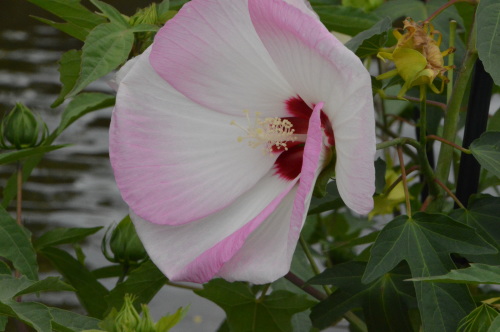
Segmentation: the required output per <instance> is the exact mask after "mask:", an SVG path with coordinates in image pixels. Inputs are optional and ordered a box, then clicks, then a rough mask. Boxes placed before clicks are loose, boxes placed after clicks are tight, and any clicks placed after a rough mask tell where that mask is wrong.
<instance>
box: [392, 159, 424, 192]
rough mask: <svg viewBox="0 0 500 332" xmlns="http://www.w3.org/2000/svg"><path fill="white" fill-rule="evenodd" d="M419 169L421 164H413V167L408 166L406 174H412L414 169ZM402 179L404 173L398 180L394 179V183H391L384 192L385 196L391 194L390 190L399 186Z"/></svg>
mask: <svg viewBox="0 0 500 332" xmlns="http://www.w3.org/2000/svg"><path fill="white" fill-rule="evenodd" d="M417 169H420V166H418V165H414V166H412V167H410V168H408V169H407V170H406V175H408V174H410V173H411V172H413V171H416V170H417ZM402 179H403V176H402V175H400V176H399V177H398V178H397V179H396V181H394V182H393V183H391V185H390V186H389V188H387V190H386V191H385V192H384V196H387V195H389V194H390V192H391V191H392V190H393V189H394V188H396V186H397V185H398V184H399V183H400V182H401V180H402Z"/></svg>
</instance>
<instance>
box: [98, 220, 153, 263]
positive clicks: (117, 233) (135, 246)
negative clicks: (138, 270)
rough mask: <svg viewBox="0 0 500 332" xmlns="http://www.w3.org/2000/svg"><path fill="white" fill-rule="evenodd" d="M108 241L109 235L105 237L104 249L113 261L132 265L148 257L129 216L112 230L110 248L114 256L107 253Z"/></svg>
mask: <svg viewBox="0 0 500 332" xmlns="http://www.w3.org/2000/svg"><path fill="white" fill-rule="evenodd" d="M108 232H109V230H108ZM106 241H107V236H105V237H104V239H103V242H104V243H103V251H105V256H106V257H107V258H108V259H109V260H110V261H112V262H116V263H120V264H126V265H131V264H138V263H139V262H140V261H142V260H144V259H146V258H147V257H148V256H147V253H146V250H145V249H144V246H143V245H142V243H141V240H140V239H139V237H138V236H137V233H136V231H135V227H134V224H133V223H132V220H131V219H130V217H129V216H127V217H125V218H123V220H122V221H120V223H119V224H118V225H117V226H116V227H115V228H114V229H112V230H111V236H110V238H109V248H110V249H111V252H112V253H113V258H110V257H108V256H109V255H107V252H106V249H105V248H106V244H105V242H106Z"/></svg>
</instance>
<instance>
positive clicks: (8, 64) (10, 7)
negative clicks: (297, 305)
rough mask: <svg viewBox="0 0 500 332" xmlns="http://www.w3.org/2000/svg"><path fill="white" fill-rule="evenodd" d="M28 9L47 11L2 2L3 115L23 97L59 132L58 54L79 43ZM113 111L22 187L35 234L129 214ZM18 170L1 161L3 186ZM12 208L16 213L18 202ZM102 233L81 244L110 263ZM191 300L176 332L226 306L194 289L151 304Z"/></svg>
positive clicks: (170, 307)
mask: <svg viewBox="0 0 500 332" xmlns="http://www.w3.org/2000/svg"><path fill="white" fill-rule="evenodd" d="M108 2H110V3H113V1H108ZM115 2H116V1H115ZM141 3H142V4H141ZM144 3H147V1H135V3H133V4H132V10H133V9H134V8H135V7H138V6H142V5H143V4H144ZM113 4H115V3H113ZM122 5H123V4H122ZM129 12H130V10H129ZM30 14H35V15H40V16H45V17H48V14H46V13H45V12H43V11H41V10H38V9H37V8H36V7H34V6H31V5H30V4H29V3H27V2H26V1H19V0H1V1H0V115H1V114H3V112H5V111H7V110H10V109H12V107H13V106H14V104H15V103H16V102H22V103H24V104H25V105H27V106H28V107H29V108H31V109H32V110H34V111H37V112H39V113H40V114H41V115H42V117H43V119H44V120H45V121H46V123H47V125H48V126H49V129H51V130H53V129H54V128H56V126H57V125H58V123H59V117H60V114H61V112H62V110H63V109H64V105H62V106H60V107H58V108H56V109H51V108H50V104H51V103H52V102H53V101H54V100H55V99H56V98H57V96H58V94H59V89H60V86H59V73H58V71H57V60H58V59H59V58H60V56H61V54H62V53H63V52H64V51H66V50H69V49H72V48H79V47H80V46H81V45H80V43H79V42H78V41H76V40H74V39H72V38H70V37H66V36H65V35H63V34H62V33H59V32H57V31H55V30H54V29H52V28H51V27H48V26H44V25H41V24H39V23H38V22H37V21H35V20H34V19H31V18H29V16H28V15H30ZM89 89H91V90H93V91H99V92H108V93H111V92H112V90H111V89H110V88H109V87H108V85H107V84H106V81H105V80H100V81H99V82H96V83H94V84H92V85H91V86H90V87H89ZM110 114H111V109H105V110H100V111H97V112H93V113H90V114H88V115H86V116H85V117H83V118H82V119H81V120H80V121H77V122H76V123H74V124H73V125H72V126H70V127H69V128H68V129H67V130H66V131H65V132H64V133H63V134H62V135H61V136H60V138H59V139H58V140H57V141H56V143H71V144H73V145H72V146H70V147H68V148H64V149H61V150H57V151H54V152H51V153H49V154H47V155H46V156H45V157H44V159H43V161H42V162H41V163H40V165H39V166H38V167H37V168H36V169H35V171H34V172H33V174H32V176H31V177H30V178H29V180H28V182H27V183H26V184H25V186H24V187H23V188H24V191H23V195H24V197H23V217H24V220H25V223H26V225H27V227H28V228H29V229H30V230H31V231H32V232H33V234H34V236H37V235H38V234H40V233H41V232H45V231H47V230H48V229H51V228H54V227H94V226H107V225H109V224H111V223H112V222H116V221H119V220H120V219H121V218H123V216H125V214H126V213H127V207H126V205H125V204H124V203H123V202H122V200H121V198H120V195H119V193H118V190H117V188H116V186H115V183H114V180H113V175H112V171H111V168H110V165H109V160H108V126H109V119H110ZM13 171H14V167H11V166H1V167H0V186H1V187H2V188H3V186H4V185H5V181H6V179H7V177H8V176H10V174H12V172H13ZM9 210H10V211H14V205H13V203H12V204H11V206H10V207H9ZM102 235H103V231H101V232H100V233H97V235H96V236H94V237H91V238H90V241H88V242H87V243H85V245H84V247H83V249H84V251H85V253H86V255H87V261H88V263H89V265H90V266H91V267H92V268H96V267H101V266H104V265H106V263H107V262H106V261H105V259H104V258H103V256H102V254H101V253H100V240H101V237H102ZM40 270H41V271H42V272H43V273H45V274H52V273H54V272H51V271H49V270H47V267H46V266H45V265H44V264H43V262H41V266H40ZM105 282H107V284H106V286H110V287H112V286H113V283H114V281H113V280H107V281H105ZM42 301H45V302H48V303H51V304H54V305H58V306H66V307H73V308H76V310H78V307H77V306H78V302H77V300H76V298H75V297H74V296H73V294H72V293H58V294H57V295H53V296H45V297H43V298H42ZM188 304H191V309H190V312H189V314H188V316H187V317H186V318H185V321H184V322H182V323H181V324H180V325H179V327H178V328H177V329H176V330H175V331H187V332H189V331H193V332H194V331H215V330H216V328H217V326H218V324H219V323H220V320H221V319H222V317H223V314H222V311H221V310H220V309H219V308H217V307H216V306H215V305H213V304H212V303H210V302H208V301H206V300H204V299H202V298H199V297H197V296H196V295H193V294H192V293H191V292H189V291H185V290H179V289H172V288H168V289H167V288H164V289H163V290H162V291H161V292H160V293H159V294H158V295H157V296H156V298H155V299H154V300H153V301H152V302H151V309H152V313H153V314H154V315H155V316H156V317H159V316H161V315H163V314H165V313H167V312H174V311H175V310H176V309H177V307H179V306H185V305H188ZM200 317H201V323H199V322H200Z"/></svg>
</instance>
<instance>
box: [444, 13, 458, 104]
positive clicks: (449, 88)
mask: <svg viewBox="0 0 500 332" xmlns="http://www.w3.org/2000/svg"><path fill="white" fill-rule="evenodd" d="M456 35H457V21H455V20H451V21H450V43H449V47H455V37H456ZM453 65H455V52H452V53H450V54H449V55H448V66H453ZM452 92H453V70H448V83H447V88H446V102H447V103H449V102H450V99H451V93H452Z"/></svg>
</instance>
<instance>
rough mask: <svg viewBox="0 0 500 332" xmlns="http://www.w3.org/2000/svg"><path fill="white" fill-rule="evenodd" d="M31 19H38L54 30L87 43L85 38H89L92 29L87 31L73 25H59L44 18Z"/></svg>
mask: <svg viewBox="0 0 500 332" xmlns="http://www.w3.org/2000/svg"><path fill="white" fill-rule="evenodd" d="M31 17H33V18H34V19H36V20H38V21H40V22H42V23H45V24H47V25H50V26H51V27H53V28H54V29H57V30H59V31H62V32H64V33H66V34H68V35H70V36H71V37H73V38H76V39H78V40H81V41H85V38H87V35H88V34H89V32H90V29H85V28H82V27H79V26H78V25H76V24H73V23H59V22H54V21H51V20H48V19H46V18H43V17H38V16H31Z"/></svg>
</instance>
